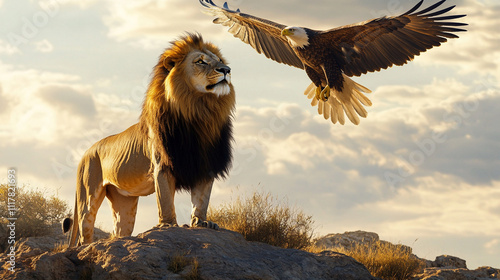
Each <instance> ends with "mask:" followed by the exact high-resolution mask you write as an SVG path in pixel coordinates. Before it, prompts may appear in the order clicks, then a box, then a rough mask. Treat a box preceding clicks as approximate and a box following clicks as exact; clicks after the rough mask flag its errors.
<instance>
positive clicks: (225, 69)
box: [215, 66, 231, 75]
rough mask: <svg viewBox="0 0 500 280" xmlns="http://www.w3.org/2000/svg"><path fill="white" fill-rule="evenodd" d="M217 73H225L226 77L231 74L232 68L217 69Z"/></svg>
mask: <svg viewBox="0 0 500 280" xmlns="http://www.w3.org/2000/svg"><path fill="white" fill-rule="evenodd" d="M215 71H217V72H220V73H223V74H224V75H227V74H229V73H231V68H229V67H228V66H224V67H220V68H217V69H215Z"/></svg>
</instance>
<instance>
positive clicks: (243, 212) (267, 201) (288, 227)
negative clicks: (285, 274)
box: [207, 192, 314, 249]
mask: <svg viewBox="0 0 500 280" xmlns="http://www.w3.org/2000/svg"><path fill="white" fill-rule="evenodd" d="M207 219H208V220H210V221H213V222H215V223H217V224H218V225H219V226H220V227H222V228H225V229H228V230H232V231H236V232H239V233H241V234H242V235H243V236H244V237H245V239H246V240H248V241H259V242H264V243H268V244H271V245H274V246H279V247H283V248H295V249H304V248H307V247H308V246H310V244H311V239H312V236H313V227H312V226H313V223H314V221H313V220H312V217H311V216H307V215H305V214H304V213H303V212H302V211H301V210H297V209H295V208H291V207H290V206H288V205H287V203H284V202H280V201H278V200H277V199H275V198H274V197H272V196H271V195H270V194H269V193H258V192H255V193H254V194H253V195H252V196H251V197H248V198H245V199H243V198H241V197H238V198H237V199H236V201H234V202H232V203H228V204H222V205H220V206H219V207H217V208H210V209H209V211H208V218H207Z"/></svg>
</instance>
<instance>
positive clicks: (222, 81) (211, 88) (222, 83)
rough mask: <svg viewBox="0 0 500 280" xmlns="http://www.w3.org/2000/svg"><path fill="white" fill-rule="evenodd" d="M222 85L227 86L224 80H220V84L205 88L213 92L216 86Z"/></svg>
mask: <svg viewBox="0 0 500 280" xmlns="http://www.w3.org/2000/svg"><path fill="white" fill-rule="evenodd" d="M224 84H226V85H227V84H229V83H228V82H227V80H226V79H222V80H221V81H220V82H218V83H216V84H212V85H208V86H207V90H213V89H214V88H215V87H216V86H220V85H224Z"/></svg>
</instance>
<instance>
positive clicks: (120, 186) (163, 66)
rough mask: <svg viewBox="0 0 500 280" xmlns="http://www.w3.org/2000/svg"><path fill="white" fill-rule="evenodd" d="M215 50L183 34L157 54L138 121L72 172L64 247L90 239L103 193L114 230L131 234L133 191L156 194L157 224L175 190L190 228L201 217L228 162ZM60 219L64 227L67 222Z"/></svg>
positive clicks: (230, 102)
mask: <svg viewBox="0 0 500 280" xmlns="http://www.w3.org/2000/svg"><path fill="white" fill-rule="evenodd" d="M229 71H230V68H229V67H227V66H226V65H225V63H224V61H223V59H222V57H221V54H220V52H219V50H218V49H217V48H216V47H215V46H213V45H211V44H209V43H204V42H203V41H202V39H201V37H199V36H197V35H189V36H187V37H184V38H182V39H181V40H179V41H176V42H174V43H173V45H172V47H171V48H169V49H167V50H166V51H165V53H164V54H163V55H162V56H161V57H160V60H159V62H158V64H157V65H156V67H155V68H154V73H153V78H152V81H151V84H150V86H149V89H148V92H147V94H146V99H145V101H144V105H143V111H142V114H141V117H140V121H139V123H137V124H134V125H132V126H131V127H129V128H128V129H127V130H125V131H124V132H122V133H119V134H116V135H112V136H109V137H107V138H104V139H102V140H100V141H99V142H97V143H95V144H94V145H93V146H92V147H91V148H89V150H87V152H86V153H85V154H84V156H83V158H82V160H81V162H80V165H79V167H78V170H77V190H76V202H75V214H74V218H73V220H74V223H73V227H72V233H71V235H70V237H71V238H70V246H73V245H76V244H83V243H89V242H91V241H92V236H93V230H94V222H95V217H96V214H97V210H98V209H99V207H100V205H101V203H102V201H103V199H104V197H107V198H108V200H109V201H110V205H111V208H112V211H113V218H114V222H115V224H114V234H115V235H117V236H128V235H131V234H132V231H133V228H134V223H135V216H136V211H137V202H138V198H139V196H146V195H150V194H152V193H154V192H156V196H157V201H158V210H159V223H160V224H176V223H177V220H176V215H175V208H174V194H175V191H176V190H181V189H183V190H188V191H190V192H191V202H192V204H193V211H192V214H191V225H192V226H208V227H212V228H217V225H215V224H213V223H210V222H206V221H205V220H206V211H207V207H208V202H209V199H210V193H211V189H212V184H213V181H214V179H216V178H224V177H225V176H226V175H227V172H228V171H229V167H230V163H231V141H232V124H231V118H232V111H233V109H234V103H235V95H234V89H233V87H232V85H231V82H230V73H229ZM70 224H71V223H69V222H68V220H66V221H65V223H64V225H65V227H66V228H65V230H68V228H69V227H70Z"/></svg>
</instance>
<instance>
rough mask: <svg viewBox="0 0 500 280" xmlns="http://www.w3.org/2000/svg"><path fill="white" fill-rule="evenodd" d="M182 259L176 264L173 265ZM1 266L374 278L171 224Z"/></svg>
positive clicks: (144, 274)
mask: <svg viewBox="0 0 500 280" xmlns="http://www.w3.org/2000/svg"><path fill="white" fill-rule="evenodd" d="M2 258H5V254H3V257H0V261H1V259H2ZM182 262H185V264H183V265H181V266H180V267H178V268H175V265H174V264H177V263H182ZM5 268H6V265H4V269H3V271H2V272H1V273H0V278H1V279H57V280H61V279H82V278H83V279H181V278H187V277H188V276H191V277H193V275H194V276H196V277H198V278H196V277H195V278H194V279H339V280H340V279H342V280H349V279H353V280H354V279H367V280H368V279H377V278H375V277H372V276H371V275H370V273H369V272H368V270H367V269H366V268H365V267H364V266H363V265H362V264H360V263H358V262H356V261H355V260H354V259H352V258H350V257H348V256H345V255H342V254H339V253H335V252H332V251H324V252H322V253H320V254H312V253H307V252H304V251H300V250H294V249H282V248H278V247H273V246H270V245H267V244H263V243H259V242H248V241H246V240H245V239H244V238H243V236H242V235H240V234H238V233H235V232H231V231H227V230H220V231H214V230H210V229H201V228H182V227H171V228H162V229H153V230H150V231H147V232H145V233H142V234H139V235H138V236H137V237H126V238H116V239H106V240H100V241H97V242H94V243H92V244H90V245H86V246H80V247H77V248H71V249H66V250H63V251H62V252H57V253H56V252H45V253H42V254H39V255H33V254H29V252H25V253H20V254H19V255H18V256H16V271H15V272H14V273H12V272H9V271H7V270H6V269H5Z"/></svg>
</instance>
